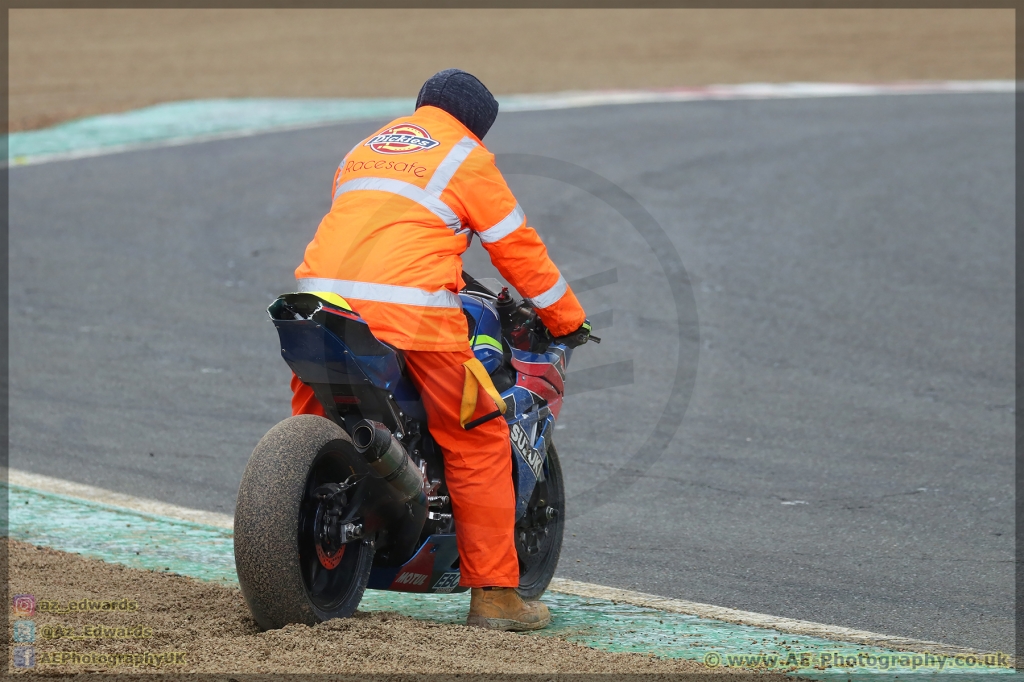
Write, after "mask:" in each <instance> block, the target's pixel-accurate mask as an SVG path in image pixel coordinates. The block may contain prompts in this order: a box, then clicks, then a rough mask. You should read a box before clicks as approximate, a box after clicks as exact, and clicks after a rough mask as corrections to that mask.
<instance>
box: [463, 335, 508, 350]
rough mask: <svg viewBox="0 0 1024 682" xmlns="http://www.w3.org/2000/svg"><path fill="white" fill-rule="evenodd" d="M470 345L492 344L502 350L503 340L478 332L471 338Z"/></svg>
mask: <svg viewBox="0 0 1024 682" xmlns="http://www.w3.org/2000/svg"><path fill="white" fill-rule="evenodd" d="M469 345H470V346H474V347H475V346H491V347H493V348H497V349H498V350H502V347H501V341H499V340H498V339H496V338H494V337H493V336H487V335H486V334H477V335H476V336H474V337H473V338H472V339H470V340H469Z"/></svg>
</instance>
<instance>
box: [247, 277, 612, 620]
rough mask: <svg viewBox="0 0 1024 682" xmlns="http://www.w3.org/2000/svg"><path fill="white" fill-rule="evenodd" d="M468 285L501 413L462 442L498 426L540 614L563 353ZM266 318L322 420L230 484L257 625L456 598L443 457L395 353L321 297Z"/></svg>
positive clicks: (556, 547) (491, 294)
mask: <svg viewBox="0 0 1024 682" xmlns="http://www.w3.org/2000/svg"><path fill="white" fill-rule="evenodd" d="M464 279H465V280H466V281H467V285H466V287H465V288H464V289H463V290H462V291H461V292H460V294H459V297H460V299H461V302H462V309H463V312H464V313H465V315H466V319H467V322H468V324H469V338H470V345H471V347H472V349H473V353H474V354H475V356H476V358H477V359H479V360H480V362H481V363H482V364H483V366H484V368H485V369H486V370H487V372H488V373H489V375H490V377H491V380H492V382H493V383H494V385H495V388H496V389H497V390H498V392H499V393H500V394H501V396H502V398H503V399H504V401H505V404H506V410H505V413H504V414H503V415H502V414H501V413H500V412H495V413H492V414H489V415H487V416H485V417H481V418H480V419H478V420H476V422H469V423H467V424H466V428H474V427H475V426H477V425H479V424H480V423H482V422H483V421H485V420H487V419H491V418H500V417H502V416H503V417H504V418H505V420H506V421H507V423H508V426H509V437H510V440H511V446H512V447H511V450H512V458H513V466H512V479H513V480H512V482H513V488H514V490H515V499H516V522H515V544H516V550H517V554H518V559H519V574H520V583H519V587H518V591H519V594H520V595H521V596H522V597H523V598H524V599H527V600H532V599H538V598H540V596H541V595H542V594H543V593H544V591H545V589H547V586H548V584H549V582H550V581H551V578H552V576H553V575H554V572H555V568H556V566H557V564H558V557H559V554H560V552H561V547H562V535H563V530H564V517H565V490H564V486H563V480H562V469H561V466H560V465H559V461H558V453H557V451H556V450H555V446H554V443H553V442H552V441H553V438H552V436H553V433H554V427H555V421H556V420H557V419H558V414H559V410H560V409H561V406H562V400H563V398H564V393H565V371H566V366H567V365H568V363H569V359H570V358H571V356H572V349H571V348H569V347H567V346H565V345H563V344H560V343H558V342H556V341H554V340H553V339H552V338H551V336H550V334H549V333H548V331H547V329H546V328H545V327H544V325H543V323H542V322H541V320H540V317H539V316H538V315H537V313H536V311H535V310H534V309H533V308H532V306H531V305H530V303H529V302H528V301H525V300H520V301H518V302H516V301H515V300H514V299H513V298H512V296H511V295H510V294H509V292H508V289H507V288H505V287H501V286H500V284H499V283H498V282H496V281H494V280H481V281H477V280H475V279H473V278H472V277H469V276H468V275H466V276H464ZM496 292H497V293H496ZM268 312H269V314H270V318H271V320H272V321H273V323H274V325H275V326H276V327H277V331H278V335H279V337H280V340H281V354H282V356H283V357H284V360H285V361H286V362H287V363H288V365H289V366H290V367H291V369H292V371H294V372H295V374H296V375H297V376H298V377H299V379H301V380H302V381H303V382H304V383H305V384H307V385H308V386H309V387H310V388H312V390H313V392H314V394H315V395H316V397H317V399H318V400H319V402H320V404H321V405H323V407H324V411H325V412H326V414H327V418H326V419H324V418H323V417H319V416H314V415H299V416H293V417H290V418H288V419H285V420H284V421H282V422H280V423H279V424H277V425H276V426H274V427H273V428H272V429H270V431H268V432H267V434H266V435H265V436H264V437H263V438H262V439H261V440H260V442H259V444H258V445H257V446H256V448H255V450H254V451H253V453H252V455H251V457H250V458H249V462H248V464H247V466H246V469H245V473H244V475H243V476H242V481H241V484H240V486H239V490H238V498H237V503H236V507H235V534H234V548H235V566H236V569H237V572H238V582H239V585H240V586H241V589H242V594H243V595H244V597H245V600H246V603H247V604H248V606H249V609H250V611H251V612H252V615H253V617H254V618H255V619H256V622H257V623H258V624H259V626H260V627H261V628H263V629H274V628H280V627H283V626H284V625H287V624H289V623H305V624H309V625H312V624H315V623H317V622H320V621H325V620H329V619H331V618H346V617H349V616H351V615H352V614H353V613H355V611H356V608H357V607H358V605H359V602H360V600H361V599H362V596H363V593H364V591H365V590H366V589H376V590H392V591H400V592H420V593H427V592H431V593H453V592H463V591H465V590H466V589H467V588H465V587H460V586H459V575H460V574H459V553H458V549H457V547H456V543H455V537H456V532H457V529H456V528H455V522H454V519H453V517H452V509H451V500H450V497H449V495H448V491H447V488H446V486H445V478H444V464H443V461H442V457H441V451H440V448H439V447H438V446H437V444H436V443H435V442H434V441H433V439H432V438H431V436H430V432H429V431H428V429H427V423H426V414H425V413H424V410H423V404H422V402H421V401H420V398H419V395H418V394H417V391H416V389H415V388H414V387H413V385H412V383H411V382H410V380H409V379H408V378H407V377H406V376H405V375H404V373H403V362H402V356H401V353H400V352H398V351H396V350H395V349H394V348H392V347H390V346H388V345H387V344H384V343H382V342H381V341H379V340H377V339H376V338H375V337H374V335H373V334H372V333H371V332H370V329H369V327H368V326H367V324H366V323H365V322H364V321H363V319H362V318H361V317H360V316H359V314H358V312H356V311H355V310H353V309H352V308H351V307H350V306H349V305H347V302H346V301H344V299H341V298H340V297H337V296H334V295H332V294H312V293H297V294H285V295H283V296H281V297H279V298H278V299H277V300H275V301H274V302H273V303H272V304H271V305H270V307H269V308H268ZM589 340H593V341H595V342H598V343H599V342H600V339H598V338H596V337H593V336H590V337H589Z"/></svg>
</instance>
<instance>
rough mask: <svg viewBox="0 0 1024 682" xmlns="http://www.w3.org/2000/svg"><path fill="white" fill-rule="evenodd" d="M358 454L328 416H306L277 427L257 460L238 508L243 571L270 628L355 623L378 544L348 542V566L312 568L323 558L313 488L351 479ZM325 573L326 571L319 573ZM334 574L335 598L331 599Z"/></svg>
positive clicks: (254, 607)
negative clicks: (349, 468)
mask: <svg viewBox="0 0 1024 682" xmlns="http://www.w3.org/2000/svg"><path fill="white" fill-rule="evenodd" d="M354 453H355V450H354V448H353V447H352V441H351V440H350V438H349V436H348V434H347V433H346V432H345V431H344V429H342V428H341V427H340V426H338V425H337V424H335V423H334V422H332V421H330V420H329V419H325V418H323V417H317V416H314V415H299V416H295V417H289V418H288V419H285V420H284V421H282V422H281V423H279V424H278V425H277V426H275V427H274V428H272V429H270V431H268V432H267V435H265V436H264V437H263V438H262V439H261V440H260V442H259V444H258V445H257V446H256V449H255V450H254V451H253V453H252V456H251V457H250V458H249V463H248V465H247V466H246V468H245V473H244V474H243V475H242V482H241V485H240V486H239V488H238V499H237V502H236V505H235V568H236V570H237V571H238V583H239V585H240V587H241V588H242V594H243V596H244V597H245V601H246V603H247V604H248V605H249V610H250V611H251V612H252V615H253V618H255V619H256V622H257V623H258V624H259V626H260V627H261V628H262V629H264V630H269V629H275V628H280V627H283V626H285V625H287V624H289V623H304V624H306V625H314V624H316V623H317V622H320V621H323V620H329V619H331V618H347V617H349V616H351V615H352V614H353V613H355V610H356V607H358V606H359V602H360V600H361V599H362V597H363V591H364V590H365V589H366V582H367V580H368V579H369V576H370V569H371V567H372V562H373V549H372V547H371V546H370V545H369V544H367V543H365V542H362V541H359V540H355V541H352V542H350V543H348V544H347V545H345V546H344V548H343V549H344V554H343V555H342V558H341V561H340V563H339V564H338V565H337V567H336V568H334V569H333V570H331V571H327V570H326V569H323V566H322V565H321V564H319V563H311V562H318V561H319V560H318V558H317V556H316V552H315V548H314V545H313V540H312V530H311V527H310V526H311V524H310V523H309V521H308V517H309V512H308V506H309V503H308V498H309V497H310V492H311V490H312V489H313V488H315V487H316V485H318V484H319V483H320V482H321V481H322V480H325V479H330V478H338V479H339V480H338V481H335V482H339V483H340V482H341V481H342V480H344V472H343V471H342V470H343V469H344V468H345V466H346V465H345V460H347V459H348V457H349V456H352V455H354ZM339 471H342V473H338V472H339ZM307 536H308V537H307ZM311 555H312V556H311ZM318 568H319V569H321V570H322V571H323V572H322V573H316V571H317V570H318ZM304 574H306V575H304ZM328 575H329V581H330V584H329V588H330V593H329V594H328V595H327V596H326V597H325V595H324V589H323V585H324V583H325V580H324V579H325V577H327V576H328ZM314 579H315V580H319V581H320V583H319V585H320V593H317V592H316V591H315V590H311V588H310V581H311V580H314Z"/></svg>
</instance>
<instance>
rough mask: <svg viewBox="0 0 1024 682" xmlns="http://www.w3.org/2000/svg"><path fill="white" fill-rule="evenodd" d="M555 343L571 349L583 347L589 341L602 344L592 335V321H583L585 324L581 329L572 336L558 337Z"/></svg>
mask: <svg viewBox="0 0 1024 682" xmlns="http://www.w3.org/2000/svg"><path fill="white" fill-rule="evenodd" d="M553 341H554V342H555V343H560V344H562V345H563V346H568V347H569V348H576V347H577V346H582V345H583V344H585V343H586V342H587V341H594V342H595V343H601V339H599V338H597V337H596V336H591V335H590V320H583V324H581V325H580V328H579V329H577V330H576V331H574V332H572V333H571V334H566V335H565V336H556V337H555V338H554V339H553Z"/></svg>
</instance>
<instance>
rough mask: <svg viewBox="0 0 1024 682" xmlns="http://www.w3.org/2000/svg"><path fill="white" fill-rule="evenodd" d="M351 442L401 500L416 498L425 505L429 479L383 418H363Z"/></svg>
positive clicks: (353, 430)
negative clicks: (427, 479)
mask: <svg viewBox="0 0 1024 682" xmlns="http://www.w3.org/2000/svg"><path fill="white" fill-rule="evenodd" d="M352 444H353V445H354V446H355V448H356V452H358V453H359V454H360V455H362V456H363V457H364V458H365V459H366V463H367V464H369V465H370V468H372V469H373V470H374V471H376V472H377V473H378V474H380V476H381V477H382V478H383V479H384V480H385V481H387V482H388V483H389V484H391V487H392V488H393V489H394V490H395V492H396V493H397V497H398V498H399V499H398V501H399V502H408V501H409V500H412V499H414V498H419V499H417V502H419V503H420V504H421V505H423V506H426V485H427V484H426V481H424V480H423V474H422V473H420V470H419V468H418V467H417V466H416V463H415V462H413V461H412V457H410V456H409V453H408V452H406V451H405V448H404V447H402V444H401V443H399V442H398V440H397V439H396V438H395V437H394V435H393V434H392V433H391V431H390V430H389V429H388V427H386V426H384V425H383V424H381V423H380V422H375V421H372V420H370V419H364V420H362V421H361V422H359V423H358V424H356V426H355V428H354V429H352Z"/></svg>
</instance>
